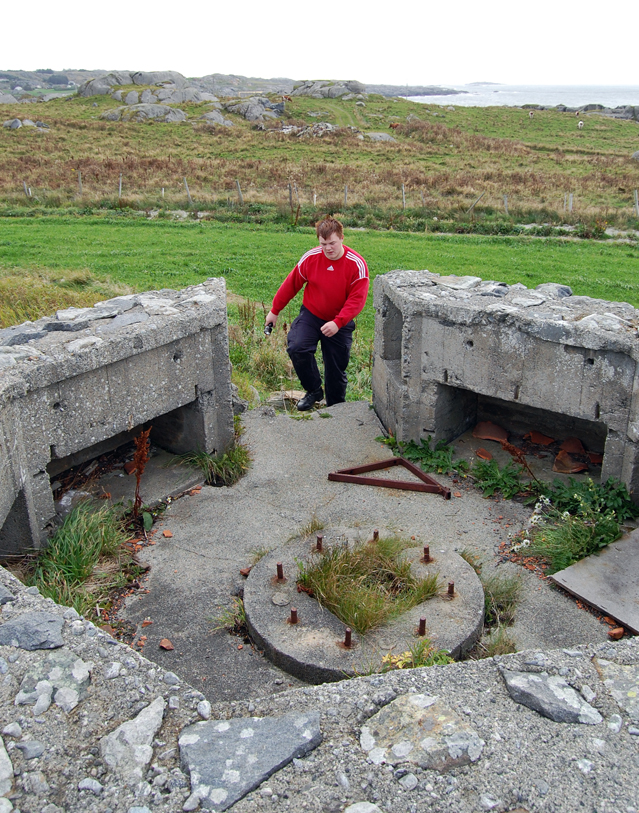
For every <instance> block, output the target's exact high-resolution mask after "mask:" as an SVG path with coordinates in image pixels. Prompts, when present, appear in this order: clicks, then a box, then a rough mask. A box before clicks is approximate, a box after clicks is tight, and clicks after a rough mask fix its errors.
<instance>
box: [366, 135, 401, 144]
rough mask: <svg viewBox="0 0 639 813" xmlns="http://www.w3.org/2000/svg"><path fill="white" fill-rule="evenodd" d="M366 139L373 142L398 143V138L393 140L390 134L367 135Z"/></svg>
mask: <svg viewBox="0 0 639 813" xmlns="http://www.w3.org/2000/svg"><path fill="white" fill-rule="evenodd" d="M366 137H367V138H369V139H370V140H371V141H393V142H397V139H396V138H393V136H392V135H390V134H389V133H366Z"/></svg>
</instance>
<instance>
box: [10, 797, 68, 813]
mask: <svg viewBox="0 0 639 813" xmlns="http://www.w3.org/2000/svg"><path fill="white" fill-rule="evenodd" d="M12 810H13V805H12V804H11V802H10V801H9V800H8V799H5V798H4V797H0V813H11V811H12ZM57 810H58V808H57V807H56V811H57ZM42 813H51V811H49V810H47V808H43V809H42Z"/></svg>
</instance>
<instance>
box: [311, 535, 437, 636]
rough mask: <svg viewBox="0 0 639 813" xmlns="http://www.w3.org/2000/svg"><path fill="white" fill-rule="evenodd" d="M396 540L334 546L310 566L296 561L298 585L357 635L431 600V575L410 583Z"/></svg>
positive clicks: (433, 581)
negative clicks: (350, 545)
mask: <svg viewBox="0 0 639 813" xmlns="http://www.w3.org/2000/svg"><path fill="white" fill-rule="evenodd" d="M410 544H412V543H406V542H404V541H403V540H401V539H398V538H397V537H390V538H387V539H381V538H380V539H378V540H377V541H372V542H360V543H355V544H354V545H353V546H352V547H349V546H338V547H334V548H331V549H329V550H327V551H326V553H324V554H323V555H321V556H320V557H319V558H317V559H316V560H315V561H313V562H311V563H308V564H304V563H302V562H298V567H299V575H298V584H300V585H301V586H302V587H303V588H304V589H305V590H306V591H307V592H309V593H310V594H311V595H313V596H314V597H315V598H316V599H317V601H318V602H319V603H320V604H321V605H322V606H324V607H326V608H327V609H329V610H330V611H331V612H332V613H334V614H335V615H336V616H337V617H338V618H339V619H340V620H341V621H343V622H344V623H345V624H347V625H348V626H350V627H351V628H352V629H354V630H356V631H357V632H358V633H360V634H361V635H363V634H365V633H366V632H367V631H368V630H370V629H373V628H375V627H378V626H380V625H381V624H383V623H384V622H386V621H387V620H389V619H391V618H396V617H397V616H399V615H401V614H402V613H404V612H406V611H407V610H409V609H410V608H411V607H415V606H416V605H418V604H421V603H422V602H423V601H426V600H427V599H429V598H432V597H433V596H434V595H435V594H436V593H437V592H438V590H439V589H440V582H439V577H438V575H437V574H434V575H431V576H427V577H425V578H423V579H416V578H415V577H414V576H413V575H412V574H411V567H410V562H407V561H406V560H405V559H403V558H402V557H401V553H402V551H403V550H405V549H406V547H407V546H410Z"/></svg>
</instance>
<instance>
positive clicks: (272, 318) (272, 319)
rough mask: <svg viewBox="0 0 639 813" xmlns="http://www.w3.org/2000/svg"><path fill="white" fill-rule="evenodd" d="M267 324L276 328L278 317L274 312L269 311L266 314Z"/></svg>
mask: <svg viewBox="0 0 639 813" xmlns="http://www.w3.org/2000/svg"><path fill="white" fill-rule="evenodd" d="M265 323H266V324H267V325H273V327H275V325H276V324H277V316H276V315H275V314H274V313H273V311H269V312H268V313H267V314H266V319H265Z"/></svg>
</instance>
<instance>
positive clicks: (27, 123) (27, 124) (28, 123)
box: [22, 119, 36, 127]
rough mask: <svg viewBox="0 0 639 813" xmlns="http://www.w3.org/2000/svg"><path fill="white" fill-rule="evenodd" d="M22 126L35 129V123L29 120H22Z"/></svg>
mask: <svg viewBox="0 0 639 813" xmlns="http://www.w3.org/2000/svg"><path fill="white" fill-rule="evenodd" d="M22 126H23V127H35V126H36V123H35V121H31V119H22Z"/></svg>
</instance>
